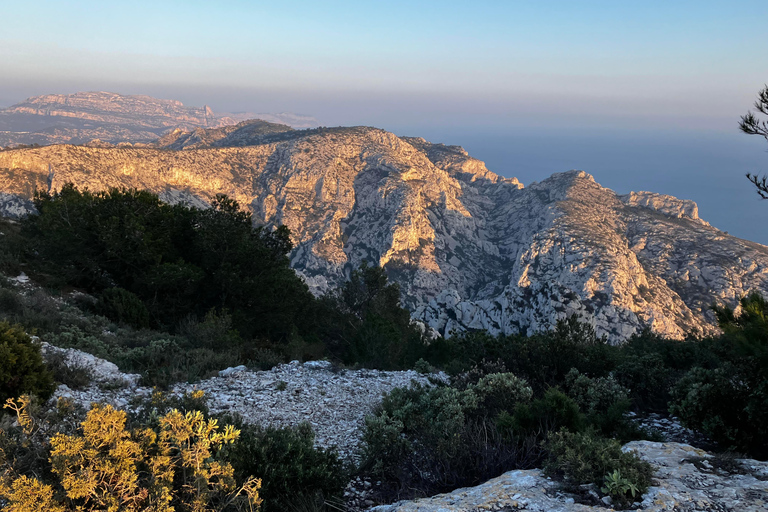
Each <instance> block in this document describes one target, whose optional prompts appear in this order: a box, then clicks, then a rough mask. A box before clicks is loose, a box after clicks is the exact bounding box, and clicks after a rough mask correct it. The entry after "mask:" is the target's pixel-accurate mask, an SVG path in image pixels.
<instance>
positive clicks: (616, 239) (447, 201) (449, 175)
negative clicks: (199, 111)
mask: <svg viewBox="0 0 768 512" xmlns="http://www.w3.org/2000/svg"><path fill="white" fill-rule="evenodd" d="M150 146H151V147H140V148H136V147H87V146H75V145H55V146H47V147H37V148H22V149H10V150H8V149H7V150H5V151H0V212H2V213H3V214H5V215H20V214H23V213H24V212H26V211H29V210H30V209H31V208H32V205H31V203H30V201H29V199H30V198H31V197H32V195H33V193H34V190H35V189H45V190H55V189H58V188H60V187H61V186H62V185H64V184H66V183H69V182H72V183H75V184H76V185H78V186H79V187H88V188H89V189H90V190H104V189H107V188H109V187H136V188H141V189H148V190H151V191H153V192H156V193H158V194H159V195H160V197H161V198H162V199H164V200H167V201H174V202H175V201H186V202H189V203H191V204H193V205H198V206H205V205H206V204H207V203H209V202H210V201H211V200H212V199H213V198H214V197H215V195H216V194H219V193H224V194H227V195H229V196H230V197H233V198H235V199H236V200H237V201H238V202H239V203H240V204H241V205H243V206H244V207H247V208H248V209H250V210H251V211H252V212H253V215H254V221H255V222H257V223H259V224H267V225H277V224H284V225H286V226H288V227H289V228H290V230H291V233H292V237H293V241H294V243H295V248H294V250H293V251H292V253H291V255H290V257H291V264H292V266H293V267H294V268H295V269H296V271H297V272H298V273H300V274H301V275H302V276H303V277H304V279H305V280H306V282H307V284H308V285H309V286H310V288H311V289H312V290H313V291H314V292H315V293H316V294H322V293H323V292H325V291H327V290H329V289H330V288H331V287H333V286H336V285H338V284H339V283H340V282H342V281H343V280H344V279H345V278H346V277H347V276H348V275H349V273H350V272H351V270H352V269H354V268H356V267H358V266H359V265H360V263H361V262H362V261H363V260H367V261H369V262H373V263H377V264H380V265H382V266H384V267H385V268H386V269H387V271H388V274H389V276H390V278H391V279H393V280H395V281H396V282H398V283H399V284H400V287H401V291H402V297H403V301H404V304H405V305H406V306H407V307H408V308H409V309H410V310H411V312H412V314H413V317H414V318H416V319H418V320H421V321H423V322H424V323H425V324H426V325H428V326H430V327H431V328H433V329H435V330H436V331H438V332H440V333H441V334H449V333H450V332H452V331H454V330H463V329H487V330H489V331H490V332H493V333H501V332H503V333H513V332H523V333H533V332H536V331H539V330H542V329H547V328H549V327H551V326H552V325H553V324H554V323H555V322H556V321H557V320H558V319H561V318H566V317H568V316H570V315H578V316H580V317H581V318H583V319H584V321H587V322H590V323H591V324H592V325H593V326H594V327H595V329H596V330H597V332H598V333H599V334H601V335H605V336H607V337H608V338H609V339H610V340H611V341H613V342H620V341H622V340H624V339H626V338H627V337H628V336H631V335H632V334H634V333H637V332H639V331H641V330H643V329H651V330H652V331H655V332H657V333H659V334H663V335H665V336H669V337H673V338H682V337H684V336H686V335H688V334H695V335H706V334H711V333H713V332H716V330H717V327H716V322H715V316H714V312H713V311H712V309H711V306H712V305H713V304H715V303H719V304H728V305H731V306H734V305H736V303H737V301H738V299H739V297H741V296H743V295H745V294H747V293H748V292H750V291H753V290H757V291H760V292H762V293H763V294H768V247H765V246H763V245H760V244H757V243H753V242H749V241H746V240H741V239H738V238H736V237H733V236H730V235H728V234H727V233H725V232H722V231H720V230H718V229H716V228H715V227H713V226H711V225H709V224H708V223H707V222H705V221H704V220H702V219H700V218H699V216H698V209H697V206H696V204H695V203H694V202H692V201H687V200H681V199H677V198H675V197H671V196H666V195H661V194H655V193H651V192H632V193H629V194H625V195H620V194H617V193H615V192H613V191H612V190H610V189H607V188H605V187H602V186H600V185H599V184H598V183H596V182H595V180H594V179H593V177H592V176H590V175H589V174H587V173H586V172H583V171H568V172H564V173H557V174H553V175H552V176H551V177H549V178H547V179H545V180H543V181H541V182H539V183H531V184H529V185H528V186H525V187H524V186H523V185H522V184H521V183H520V182H519V181H518V180H517V179H515V178H504V177H501V176H499V175H497V174H494V173H493V172H491V171H489V170H488V169H487V168H486V167H485V164H484V163H483V162H481V161H479V160H477V159H475V158H472V157H471V156H469V155H468V154H467V152H466V151H465V150H463V149H462V148H461V147H458V146H446V145H443V144H433V143H430V142H427V141H426V140H424V139H422V138H412V137H398V136H396V135H394V134H392V133H389V132H386V131H384V130H380V129H377V128H369V127H352V128H316V129H306V130H294V129H292V128H290V127H288V126H280V125H276V124H274V123H269V122H265V121H252V122H243V123H240V124H238V125H235V126H227V127H219V128H213V129H205V128H200V127H197V128H194V129H191V130H186V131H185V130H183V129H177V130H174V131H171V132H169V133H166V134H165V135H164V136H163V137H161V138H159V139H156V140H155V141H154V142H152V143H151V144H150Z"/></svg>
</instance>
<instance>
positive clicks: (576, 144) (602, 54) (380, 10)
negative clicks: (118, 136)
mask: <svg viewBox="0 0 768 512" xmlns="http://www.w3.org/2000/svg"><path fill="white" fill-rule="evenodd" d="M36 5H37V8H36V9H35V10H34V11H33V10H31V9H28V8H27V7H25V5H23V4H22V3H21V2H11V1H3V0H0V9H1V11H0V12H3V16H4V18H6V19H8V20H13V23H6V24H4V27H3V31H2V33H0V73H1V74H2V77H3V79H2V80H1V81H0V105H2V106H8V105H11V104H13V103H16V102H19V101H21V100H22V99H24V98H26V97H28V96H32V95H37V94H46V93H73V92H76V91H81V90H108V91H114V92H119V93H123V94H148V95H152V96H155V97H160V98H170V99H178V100H181V101H183V102H184V103H185V104H186V105H191V106H201V105H203V104H208V105H210V106H211V107H212V108H213V109H214V110H215V111H251V112H281V111H290V112H297V113H302V114H308V115H312V116H314V117H316V118H317V119H318V120H319V121H320V123H321V124H323V125H326V126H336V125H373V126H378V127H380V128H384V129H387V130H390V131H393V132H395V133H396V134H398V135H411V136H421V137H424V138H426V139H428V140H431V141H433V142H444V143H446V144H458V145H461V146H463V147H465V148H466V149H467V150H468V151H469V153H470V154H471V155H473V156H475V157H476V158H479V159H481V160H484V161H485V162H486V163H487V165H488V167H489V169H491V170H492V171H494V172H496V173H499V174H502V175H504V176H516V177H517V178H519V179H520V180H521V181H522V182H523V183H524V184H525V185H526V186H527V185H529V184H530V183H531V182H533V181H540V180H543V179H546V177H548V176H549V175H550V174H551V173H553V172H559V171H565V170H569V169H582V170H585V171H587V172H589V173H590V174H592V175H594V176H595V179H596V180H597V181H598V182H599V183H601V184H602V185H604V186H606V187H609V188H612V189H614V190H615V191H617V192H619V193H627V192H629V191H631V190H650V191H653V192H659V193H665V194H671V195H675V196H677V197H680V198H684V199H693V200H695V201H696V202H697V203H698V204H699V207H700V215H701V216H702V217H703V218H704V219H705V220H707V221H709V222H710V223H712V224H713V225H714V226H715V227H717V228H720V229H722V230H723V231H728V232H730V233H731V234H733V235H736V236H739V237H742V238H747V239H750V240H754V241H757V242H761V243H766V244H768V223H766V222H765V219H766V218H768V201H767V202H761V201H760V199H759V198H758V196H757V195H756V194H755V192H754V190H753V188H752V187H751V185H750V184H749V183H748V182H747V180H746V179H745V178H744V174H745V173H746V172H752V173H764V172H768V152H766V149H768V145H766V144H765V141H764V140H762V139H759V138H757V137H749V136H747V135H743V134H740V133H739V132H738V129H737V122H738V120H739V117H740V116H741V115H742V114H745V113H746V112H747V110H749V109H750V108H751V106H752V103H753V101H754V99H755V97H756V94H757V92H758V91H759V89H760V88H761V87H762V86H763V85H764V84H765V83H766V82H768V52H766V51H765V27H766V26H768V4H766V3H765V2H764V1H752V0H743V1H707V0H698V1H685V0H682V1H676V2H661V1H646V2H615V1H604V2H603V1H581V2H570V1H554V0H553V1H545V2H522V1H476V2H471V3H470V2H459V1H447V0H446V1H441V2H437V1H409V2H402V1H389V2H379V3H375V4H374V3H371V2H359V1H358V2H348V1H328V2H309V1H291V2H280V3H276V2H269V3H267V2H232V1H230V2H216V3H210V2H175V1H169V2H152V3H150V2H141V1H140V2H110V3H104V2H66V3H63V2H45V1H43V2H38V3H37V4H36ZM41 13H44V14H42V15H41Z"/></svg>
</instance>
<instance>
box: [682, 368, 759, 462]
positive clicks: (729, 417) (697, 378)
mask: <svg viewBox="0 0 768 512" xmlns="http://www.w3.org/2000/svg"><path fill="white" fill-rule="evenodd" d="M755 380H758V382H755ZM670 411H671V412H672V414H675V415H677V416H679V417H680V419H681V420H682V422H683V424H684V425H686V426H687V427H689V428H695V429H697V430H699V431H701V432H704V433H705V434H707V435H708V436H710V437H711V438H712V439H713V440H714V441H716V442H718V443H719V444H720V445H721V446H722V447H723V448H725V449H728V450H736V451H742V452H747V453H749V454H750V455H752V456H755V457H758V458H762V457H765V456H768V444H766V441H765V440H766V438H768V381H764V380H763V381H759V379H755V378H754V375H745V374H744V373H743V372H742V371H740V369H739V368H737V367H735V366H734V365H731V364H728V365H724V366H723V367H722V368H717V369H714V370H712V369H705V368H694V369H692V370H691V371H690V372H688V373H687V374H686V375H685V376H684V377H683V378H682V379H680V381H679V382H678V383H677V384H676V385H675V387H674V388H673V389H672V404H671V406H670Z"/></svg>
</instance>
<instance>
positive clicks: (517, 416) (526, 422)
mask: <svg viewBox="0 0 768 512" xmlns="http://www.w3.org/2000/svg"><path fill="white" fill-rule="evenodd" d="M511 420H512V421H511V426H512V429H513V430H514V432H515V433H516V434H517V435H519V436H534V437H536V438H538V439H542V438H544V437H546V435H547V433H549V432H551V431H555V430H558V429H560V428H564V429H567V430H570V431H572V432H577V431H579V430H581V429H583V428H584V425H585V419H584V415H583V414H581V412H580V411H579V406H578V404H577V403H576V402H575V401H574V400H573V399H572V398H571V397H569V396H568V395H566V394H565V393H563V392H562V391H560V390H559V389H557V388H549V389H548V390H547V391H546V392H545V393H544V396H542V397H541V398H537V399H535V400H533V401H532V402H531V403H530V404H525V403H523V404H520V405H519V406H518V407H516V408H515V412H514V414H513V415H512V418H511Z"/></svg>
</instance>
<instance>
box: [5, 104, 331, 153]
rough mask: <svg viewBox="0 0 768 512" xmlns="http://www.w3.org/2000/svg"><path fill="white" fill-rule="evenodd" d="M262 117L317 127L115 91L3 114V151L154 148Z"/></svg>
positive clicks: (305, 121)
mask: <svg viewBox="0 0 768 512" xmlns="http://www.w3.org/2000/svg"><path fill="white" fill-rule="evenodd" d="M254 118H259V119H263V120H264V121H269V122H272V123H282V124H288V125H291V126H294V127H296V128H310V127H314V126H317V121H315V120H314V119H313V118H311V117H308V116H301V115H298V114H288V113H284V114H255V113H239V114H229V113H220V114H216V113H214V112H213V110H211V108H210V107H208V106H204V107H202V108H197V107H186V106H184V105H183V104H182V103H181V102H180V101H176V100H161V99H156V98H152V97H150V96H126V95H122V94H116V93H110V92H78V93H75V94H47V95H43V96H35V97H32V98H28V99H26V100H24V101H22V102H21V103H18V104H16V105H13V106H11V107H8V108H6V109H2V110H0V147H2V146H11V145H17V144H41V145H47V144H65V143H71V144H83V143H87V142H89V141H92V140H94V139H98V140H99V142H100V143H104V142H108V143H113V144H117V143H120V142H122V143H148V142H152V141H154V140H155V139H157V138H158V136H160V135H162V134H163V133H165V132H166V131H168V130H172V129H176V128H178V129H182V130H194V129H196V128H200V127H202V128H218V127H222V126H228V125H234V124H237V123H238V122H241V121H245V120H246V119H254Z"/></svg>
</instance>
